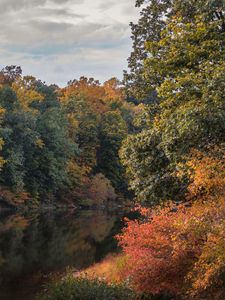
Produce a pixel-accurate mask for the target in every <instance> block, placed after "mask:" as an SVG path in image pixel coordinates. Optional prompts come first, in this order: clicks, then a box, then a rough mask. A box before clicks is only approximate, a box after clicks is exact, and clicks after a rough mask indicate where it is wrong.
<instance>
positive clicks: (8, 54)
mask: <svg viewBox="0 0 225 300" xmlns="http://www.w3.org/2000/svg"><path fill="white" fill-rule="evenodd" d="M0 11H1V18H0V67H1V68H2V67H4V66H6V65H13V64H14V65H20V66H21V67H22V69H23V74H24V75H33V76H35V77H37V78H40V79H42V80H43V81H46V82H47V83H56V84H59V85H60V86H64V85H65V84H66V82H67V81H68V80H70V79H75V78H77V79H78V78H79V77H80V76H82V75H84V76H88V77H91V76H92V77H94V78H96V79H99V80H100V81H101V82H103V81H104V80H107V79H109V78H111V77H113V76H116V77H118V78H122V70H123V69H125V68H126V66H127V57H128V56H129V53H130V51H131V39H130V35H131V33H130V28H129V22H130V21H136V20H137V18H138V10H137V9H136V8H135V0H0Z"/></svg>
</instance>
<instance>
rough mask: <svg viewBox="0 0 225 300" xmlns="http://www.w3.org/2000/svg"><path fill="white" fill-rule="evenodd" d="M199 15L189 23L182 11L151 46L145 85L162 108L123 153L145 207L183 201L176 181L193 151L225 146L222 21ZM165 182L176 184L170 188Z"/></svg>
mask: <svg viewBox="0 0 225 300" xmlns="http://www.w3.org/2000/svg"><path fill="white" fill-rule="evenodd" d="M176 4H177V5H178V4H179V1H177V2H176ZM180 4H181V3H180ZM193 5H194V4H193ZM204 8H205V7H204ZM191 11H193V10H191ZM199 11H200V12H201V11H202V10H200V9H199V10H197V9H196V11H194V12H193V15H192V21H191V22H190V21H189V20H188V18H186V17H182V16H180V13H179V10H178V11H177V15H176V16H173V17H172V18H171V20H170V22H169V23H168V24H167V26H166V28H165V29H164V30H163V31H162V33H161V38H160V40H159V41H149V42H147V43H146V49H147V50H148V52H149V57H148V58H147V59H145V63H144V75H145V78H146V84H148V83H149V82H151V86H152V88H153V89H155V90H157V93H158V96H159V98H160V103H159V105H158V109H157V110H155V115H154V116H153V118H152V123H151V124H150V125H149V128H147V129H146V130H145V131H144V132H141V133H139V134H138V135H136V136H133V137H131V138H129V139H128V140H127V141H126V142H125V143H124V146H123V150H122V152H121V157H122V159H123V162H124V164H125V165H126V166H127V173H128V176H129V178H130V180H131V187H132V188H133V189H134V190H135V191H136V194H137V195H138V196H139V199H142V200H143V201H152V200H151V199H152V198H151V197H153V199H154V198H155V199H158V200H160V199H167V198H170V197H171V194H174V193H175V192H176V195H179V193H177V185H178V184H179V181H177V176H176V175H177V173H178V172H179V166H180V164H181V163H182V162H184V161H185V159H186V156H188V154H189V152H190V150H191V148H203V147H206V146H207V145H209V144H212V143H213V144H217V143H220V142H221V141H224V130H225V104H224V103H225V102H224V94H223V90H224V80H223V77H224V72H225V64H224V57H225V48H224V36H225V33H224V32H223V20H222V19H214V20H211V21H209V20H208V18H206V17H205V16H209V15H210V12H211V10H208V14H207V13H206V12H205V11H204V12H202V13H201V14H200V12H199ZM194 14H196V15H194ZM131 154H132V159H130V157H131ZM133 158H134V159H133ZM164 158H166V159H164ZM158 160H160V161H161V162H162V163H159V166H158V167H157V165H156V163H157V161H158ZM140 170H141V171H140ZM165 178H167V179H169V182H170V179H172V182H170V183H169V184H168V185H166V184H165V182H164V179H165ZM160 186H161V187H164V193H163V195H162V193H161V189H160V188H158V187H160ZM180 190H181V191H182V190H185V181H184V185H181V186H180ZM141 191H142V192H141ZM146 191H148V192H146ZM155 192H156V193H155Z"/></svg>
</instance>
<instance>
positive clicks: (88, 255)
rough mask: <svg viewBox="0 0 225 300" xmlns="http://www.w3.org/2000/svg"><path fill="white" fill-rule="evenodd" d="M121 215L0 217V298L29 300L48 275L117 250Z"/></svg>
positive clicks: (87, 263)
mask: <svg viewBox="0 0 225 300" xmlns="http://www.w3.org/2000/svg"><path fill="white" fill-rule="evenodd" d="M125 215H127V214H125V213H124V212H123V211H119V212H118V211H114V212H106V211H98V210H92V211H90V210H82V211H76V212H58V211H47V212H41V213H37V212H33V213H30V214H1V215H0V299H1V300H34V299H35V298H36V294H37V293H38V292H39V291H40V290H41V287H42V285H43V283H45V282H47V281H48V280H49V279H48V278H49V277H50V276H49V274H56V273H62V272H64V271H65V269H66V268H67V267H71V268H75V269H78V270H79V269H82V268H85V267H88V266H90V265H91V264H93V263H95V262H97V261H99V260H101V259H102V258H103V257H104V256H106V255H107V254H108V253H110V252H114V251H116V250H117V244H116V241H115V239H114V238H113V237H114V235H115V234H117V233H118V232H119V231H120V229H121V228H122V226H123V222H122V219H123V216H125Z"/></svg>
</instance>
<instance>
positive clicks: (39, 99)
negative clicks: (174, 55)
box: [0, 66, 135, 204]
mask: <svg viewBox="0 0 225 300" xmlns="http://www.w3.org/2000/svg"><path fill="white" fill-rule="evenodd" d="M0 80H1V82H0V84H1V85H0V105H1V111H0V112H1V189H2V195H3V198H4V197H6V198H7V199H8V200H9V199H10V200H9V202H10V203H11V204H19V202H24V201H25V202H26V201H27V198H29V197H32V198H33V199H37V201H41V199H43V198H46V197H47V198H48V197H50V198H52V197H53V196H54V197H56V198H60V197H61V196H62V197H63V194H64V193H69V194H70V196H71V198H73V196H74V197H75V198H76V197H78V198H82V197H83V198H86V197H88V198H89V197H92V196H93V194H95V193H97V195H96V197H97V198H98V197H100V198H101V197H102V195H105V196H103V199H104V198H107V197H108V196H109V197H113V198H114V197H115V192H117V193H121V192H126V191H127V185H126V180H125V178H124V169H123V167H122V165H121V163H120V160H119V155H118V151H119V148H120V146H121V143H122V140H123V138H125V137H126V136H127V133H128V132H129V131H132V128H133V125H132V119H133V118H134V115H135V109H134V105H132V104H129V103H127V102H126V101H125V96H124V90H123V88H122V86H121V84H120V82H119V81H118V80H117V79H116V78H112V79H110V80H108V81H106V82H105V83H104V84H103V85H101V84H100V83H99V82H98V81H97V80H94V79H93V78H85V77H81V78H80V79H79V80H73V81H70V82H69V83H68V85H67V86H66V87H65V88H59V87H58V86H56V85H50V86H48V85H46V84H45V83H43V82H41V81H40V80H37V79H36V78H34V77H32V76H22V70H21V68H20V67H17V66H7V67H5V68H4V69H2V71H1V72H0ZM109 158H110V159H109ZM99 187H100V190H99V191H98V189H99ZM96 189H97V191H98V192H97V191H96ZM15 195H16V196H15ZM72 201H73V200H72ZM96 201H97V200H96ZM17 202H18V203H17Z"/></svg>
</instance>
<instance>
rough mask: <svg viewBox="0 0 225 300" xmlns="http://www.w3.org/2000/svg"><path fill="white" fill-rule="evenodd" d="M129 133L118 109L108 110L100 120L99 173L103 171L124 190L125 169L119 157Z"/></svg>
mask: <svg viewBox="0 0 225 300" xmlns="http://www.w3.org/2000/svg"><path fill="white" fill-rule="evenodd" d="M126 135H127V125H126V122H125V121H124V120H123V118H122V116H121V113H120V112H119V111H118V110H115V111H109V112H106V113H105V114H104V115H103V116H102V119H101V122H100V133H99V139H100V147H99V149H98V152H97V167H96V169H95V171H96V172H97V173H103V174H104V175H105V176H106V177H107V178H108V179H109V180H111V182H112V184H113V186H114V187H115V188H116V189H117V190H119V191H124V190H125V188H126V184H125V180H124V170H123V167H122V165H121V163H120V159H119V154H118V153H119V149H120V147H121V143H122V140H123V139H124V138H125V137H126Z"/></svg>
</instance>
